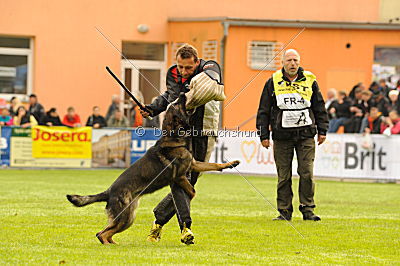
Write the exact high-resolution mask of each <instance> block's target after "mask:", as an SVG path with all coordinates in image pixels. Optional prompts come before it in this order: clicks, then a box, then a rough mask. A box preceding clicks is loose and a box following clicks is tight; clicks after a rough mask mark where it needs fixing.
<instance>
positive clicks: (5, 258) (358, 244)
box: [0, 170, 400, 265]
mask: <svg viewBox="0 0 400 266" xmlns="http://www.w3.org/2000/svg"><path fill="white" fill-rule="evenodd" d="M120 172H121V171H119V170H93V171H90V170H82V171H78V170H1V171H0V184H1V185H0V224H1V225H0V235H1V236H2V239H3V240H2V241H1V242H0V263H1V264H5V263H8V264H20V263H29V264H31V263H35V264H39V263H40V264H42V263H46V264H58V263H61V264H63V263H66V264H98V263H107V264H124V263H131V264H133V263H136V264H144V263H149V264H167V263H173V264H199V263H201V264H316V263H324V264H353V265H354V264H392V265H393V264H400V204H399V202H400V186H399V185H396V184H372V183H342V182H335V181H322V180H317V182H316V183H317V184H316V202H317V207H318V208H317V209H316V213H317V214H319V215H320V216H321V218H322V221H321V222H310V221H307V222H306V221H303V220H301V215H300V213H299V212H298V211H296V212H295V213H294V219H293V221H292V224H293V225H294V226H295V227H296V228H297V229H298V230H299V231H300V232H301V233H302V234H303V235H304V236H305V238H302V237H301V236H300V235H299V234H298V233H296V231H294V230H293V228H291V227H290V225H289V224H288V223H287V222H274V221H272V220H271V218H273V217H275V216H276V215H277V213H276V211H274V210H273V209H272V208H271V206H269V205H268V204H267V203H266V202H265V201H264V200H263V199H262V197H261V196H260V195H258V194H257V193H256V192H254V190H253V189H252V188H251V187H250V186H249V185H248V184H247V183H246V182H245V180H244V179H243V178H242V177H240V176H236V175H212V174H207V175H204V176H202V177H201V179H200V180H199V182H198V184H197V186H196V188H197V196H196V198H195V199H194V200H193V203H192V218H193V226H192V229H193V232H194V233H195V236H196V238H195V241H196V244H195V245H192V246H185V245H183V244H181V243H180V241H179V237H180V232H179V228H178V226H177V221H176V218H173V220H171V222H170V223H169V224H167V225H166V226H165V227H164V231H163V235H162V239H161V242H159V243H148V242H146V236H147V234H148V231H149V229H150V226H151V223H152V221H153V216H152V208H153V207H154V206H155V205H156V204H157V203H158V201H159V200H160V199H161V198H162V197H163V196H164V195H165V194H166V193H167V192H168V188H165V189H163V190H161V191H158V192H156V193H154V194H152V195H146V196H144V197H143V198H142V200H141V203H140V207H139V209H138V216H137V219H136V222H135V224H134V225H133V226H132V227H131V228H129V229H128V230H127V231H125V232H123V233H121V234H118V235H116V236H115V237H114V239H115V240H116V241H117V242H119V245H108V246H103V245H101V244H100V243H99V242H98V240H97V238H96V237H95V234H96V233H97V232H98V231H100V230H101V229H103V228H104V227H105V226H106V216H105V214H104V206H105V203H96V204H93V205H90V206H87V207H83V208H76V207H73V206H72V205H71V204H70V203H69V202H68V201H67V200H66V198H65V194H67V193H77V194H91V193H97V192H101V191H103V190H104V189H106V188H107V187H108V186H109V185H110V184H111V182H112V181H113V180H114V179H115V178H116V177H117V176H118V174H119V173H120ZM249 180H250V181H251V182H252V183H253V184H254V185H255V186H256V187H257V188H258V189H259V190H261V191H262V193H263V194H264V195H265V196H266V197H267V198H268V199H269V200H270V201H271V202H272V203H273V204H274V205H275V197H276V192H275V186H276V180H275V179H274V178H262V177H249ZM294 186H295V189H294V191H297V180H295V184H294ZM296 194H297V193H295V198H296V200H295V202H294V204H295V206H298V200H297V195H296Z"/></svg>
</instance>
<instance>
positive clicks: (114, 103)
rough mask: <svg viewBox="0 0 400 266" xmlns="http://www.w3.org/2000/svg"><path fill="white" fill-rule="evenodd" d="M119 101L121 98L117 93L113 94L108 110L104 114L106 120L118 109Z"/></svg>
mask: <svg viewBox="0 0 400 266" xmlns="http://www.w3.org/2000/svg"><path fill="white" fill-rule="evenodd" d="M120 102H121V99H120V97H119V95H116V94H114V95H113V96H112V103H111V105H110V107H108V111H107V114H106V121H108V120H109V119H110V117H111V116H112V115H113V114H114V112H115V111H116V110H118V109H119V105H120Z"/></svg>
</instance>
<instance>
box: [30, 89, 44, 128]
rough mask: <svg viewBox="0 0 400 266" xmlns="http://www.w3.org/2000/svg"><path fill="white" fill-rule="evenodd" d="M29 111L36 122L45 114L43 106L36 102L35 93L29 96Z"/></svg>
mask: <svg viewBox="0 0 400 266" xmlns="http://www.w3.org/2000/svg"><path fill="white" fill-rule="evenodd" d="M29 112H30V113H31V115H33V116H34V117H35V119H36V121H38V122H39V121H41V120H42V119H43V117H44V116H45V115H46V113H45V111H44V107H43V105H41V104H40V103H39V102H38V99H37V96H36V94H31V95H30V96H29Z"/></svg>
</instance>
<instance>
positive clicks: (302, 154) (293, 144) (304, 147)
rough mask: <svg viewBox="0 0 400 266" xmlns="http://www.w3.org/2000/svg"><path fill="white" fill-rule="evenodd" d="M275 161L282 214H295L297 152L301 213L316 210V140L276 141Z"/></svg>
mask: <svg viewBox="0 0 400 266" xmlns="http://www.w3.org/2000/svg"><path fill="white" fill-rule="evenodd" d="M273 147H274V159H275V165H276V170H277V172H278V189H277V190H278V191H277V194H278V195H277V203H278V210H279V211H280V212H282V211H286V212H289V213H292V212H293V205H292V199H293V191H292V161H293V155H294V151H296V155H297V162H298V168H297V173H298V174H299V176H300V183H299V197H300V211H301V212H303V213H304V212H308V211H312V210H313V209H314V208H315V204H314V181H313V168H314V158H315V140H314V139H313V138H309V139H305V140H274V145H273Z"/></svg>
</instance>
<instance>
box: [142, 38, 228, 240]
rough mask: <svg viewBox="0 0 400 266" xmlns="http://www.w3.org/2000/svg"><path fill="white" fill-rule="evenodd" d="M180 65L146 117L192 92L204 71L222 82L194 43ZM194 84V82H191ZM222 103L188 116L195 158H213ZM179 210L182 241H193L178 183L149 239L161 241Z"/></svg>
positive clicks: (193, 177) (158, 211) (181, 54)
mask: <svg viewBox="0 0 400 266" xmlns="http://www.w3.org/2000/svg"><path fill="white" fill-rule="evenodd" d="M176 59H177V64H176V65H173V66H172V67H170V69H169V70H168V73H167V91H166V92H165V93H164V94H162V95H161V96H159V97H157V98H156V99H155V100H154V101H153V102H152V103H151V104H150V105H146V107H147V108H148V109H149V110H150V111H151V113H147V112H144V111H142V110H141V114H142V115H143V117H145V118H146V117H148V116H149V115H151V116H157V115H158V114H160V113H161V112H163V111H165V110H166V109H167V106H168V105H169V104H170V103H172V102H173V101H175V100H176V99H177V98H178V96H179V94H180V93H181V92H185V93H186V92H189V87H190V85H191V81H192V80H193V81H195V80H196V79H197V77H200V76H202V75H200V74H202V73H205V74H206V75H207V77H206V78H207V81H206V83H207V84H211V83H213V84H215V83H217V84H219V85H222V76H221V69H220V67H219V65H218V64H217V63H216V62H214V61H207V62H206V61H204V60H202V59H199V58H198V57H197V50H196V49H195V48H194V47H193V46H191V45H188V44H186V45H183V46H182V47H180V48H179V49H178V51H177V53H176ZM192 85H193V84H192ZM219 111H220V110H219V103H218V102H217V101H215V100H211V101H209V102H207V103H206V104H203V105H201V106H198V107H196V108H195V111H194V112H193V113H192V114H191V116H190V118H189V124H190V126H191V127H192V136H190V141H191V145H190V147H188V148H189V150H191V152H192V154H193V157H194V159H196V160H197V161H201V162H207V161H208V160H209V159H210V155H211V152H212V150H213V148H214V144H215V138H216V136H217V130H218V121H219ZM198 177H199V173H197V172H191V173H188V174H187V178H188V179H189V182H190V183H191V184H192V185H195V184H196V182H197V178H198ZM175 212H177V214H178V215H177V218H178V222H179V226H180V228H181V232H182V235H181V241H182V242H183V243H185V244H187V245H189V244H193V243H194V242H193V239H194V235H193V233H192V232H191V230H190V227H191V224H192V219H191V217H190V198H189V196H188V195H187V194H186V192H185V191H184V190H183V189H182V188H181V187H180V186H179V185H177V184H172V185H171V193H169V194H168V195H167V196H166V197H165V198H164V199H163V200H162V201H161V202H160V203H159V204H158V205H157V206H156V208H155V209H154V216H155V218H156V220H155V222H154V224H153V227H152V229H151V231H150V235H149V236H148V238H147V239H148V241H151V242H158V241H159V240H160V236H161V229H162V226H163V225H164V224H166V223H167V222H168V221H169V220H170V219H171V218H172V217H173V216H174V215H175Z"/></svg>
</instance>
